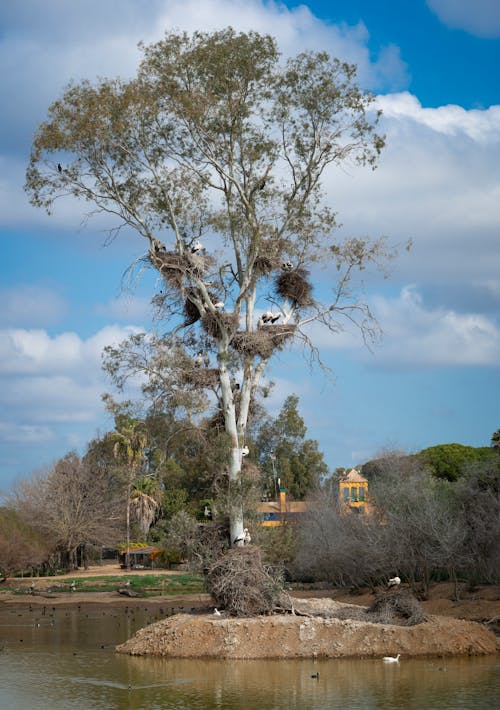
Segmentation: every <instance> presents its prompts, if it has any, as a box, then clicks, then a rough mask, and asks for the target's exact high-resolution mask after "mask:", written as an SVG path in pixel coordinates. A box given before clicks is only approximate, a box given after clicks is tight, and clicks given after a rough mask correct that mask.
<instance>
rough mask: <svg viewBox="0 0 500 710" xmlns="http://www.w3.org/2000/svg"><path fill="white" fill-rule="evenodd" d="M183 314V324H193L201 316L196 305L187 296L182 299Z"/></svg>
mask: <svg viewBox="0 0 500 710" xmlns="http://www.w3.org/2000/svg"><path fill="white" fill-rule="evenodd" d="M184 314H185V316H186V318H185V320H184V326H188V325H193V323H196V321H198V320H200V317H201V316H200V311H199V310H198V307H197V305H196V304H195V303H193V302H192V301H191V299H189V298H186V300H185V301H184Z"/></svg>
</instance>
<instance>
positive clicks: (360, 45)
mask: <svg viewBox="0 0 500 710" xmlns="http://www.w3.org/2000/svg"><path fill="white" fill-rule="evenodd" d="M227 25H232V26H233V27H235V28H237V29H242V30H248V29H255V30H258V31H261V32H270V33H272V34H274V35H275V36H276V37H277V39H278V42H279V44H280V47H281V49H282V51H283V53H284V54H285V55H291V54H295V53H296V52H297V51H300V50H302V49H307V48H312V49H326V50H327V51H329V52H330V54H332V55H334V56H338V57H340V58H341V59H345V60H347V61H350V62H355V63H356V64H357V65H358V71H359V78H360V82H361V83H362V85H363V86H364V87H365V88H367V89H369V90H371V91H373V92H374V93H376V94H377V95H378V99H377V100H378V102H379V104H380V107H381V108H382V109H383V112H384V118H383V129H384V131H385V133H386V135H387V148H386V150H385V151H384V154H383V156H382V159H381V162H380V166H379V168H378V169H377V170H376V171H375V172H371V171H366V170H354V169H350V170H348V171H339V172H338V173H334V172H333V173H332V174H330V175H328V176H327V178H326V180H325V187H326V190H327V194H328V197H329V201H330V202H331V204H332V206H333V207H334V208H335V209H336V210H337V211H338V212H339V216H340V221H341V222H342V224H343V227H342V233H343V234H344V235H346V236H347V235H360V234H361V235H371V236H373V237H378V236H381V235H386V236H387V237H388V238H389V240H390V241H391V242H393V243H403V242H404V241H405V240H406V239H408V238H411V239H412V240H413V244H414V246H413V249H412V250H411V251H410V252H409V253H407V252H405V251H403V252H402V255H401V257H400V259H399V260H398V261H397V262H396V263H395V265H394V269H393V273H392V275H391V278H390V279H389V280H383V279H382V278H376V277H375V276H374V277H373V278H372V277H370V278H368V280H367V282H366V294H367V299H368V301H369V303H370V306H371V308H372V309H373V311H374V313H375V314H376V316H377V318H378V320H379V322H380V325H381V328H382V330H383V333H384V335H383V339H382V340H381V342H380V343H378V344H377V345H376V347H375V348H374V349H373V350H372V351H371V352H370V351H369V350H367V349H366V348H365V347H364V346H363V344H362V342H361V341H360V338H359V336H358V335H357V334H356V333H350V332H345V333H342V334H339V335H338V336H336V337H335V338H333V337H331V336H327V335H326V334H325V333H318V339H319V342H320V344H321V352H322V356H323V358H324V360H325V362H326V363H327V364H328V365H329V366H330V367H331V368H332V371H333V373H334V380H333V381H325V380H324V378H323V377H322V375H321V373H320V372H317V371H314V372H310V371H309V370H308V369H307V366H306V364H305V363H304V361H303V359H302V357H301V355H300V353H299V352H291V353H286V354H282V355H281V356H280V359H279V360H278V361H276V363H275V365H274V366H273V368H272V370H271V372H270V373H269V374H270V376H271V377H272V379H273V380H274V381H275V383H276V385H275V389H274V392H273V394H272V397H271V399H270V406H271V413H277V411H279V408H280V407H281V405H282V403H283V401H284V399H285V397H286V396H287V395H288V394H290V393H292V392H295V393H296V394H298V395H299V398H300V407H301V413H302V414H303V416H304V418H305V421H306V424H307V426H308V435H309V436H310V437H313V438H316V439H318V441H319V444H320V448H321V449H322V450H323V452H324V454H325V458H326V460H327V462H328V465H329V466H330V467H331V468H332V469H333V468H335V467H336V466H351V465H355V464H358V463H362V462H363V461H366V460H368V459H369V458H372V457H373V456H376V455H377V454H378V453H379V452H380V451H381V450H383V449H386V448H398V449H404V450H407V451H417V450H420V449H421V448H424V447H427V446H431V445H434V444H438V443H449V442H453V441H457V442H460V443H463V444H468V445H472V446H483V445H488V444H489V438H490V436H491V434H492V433H493V431H495V430H496V429H497V428H498V427H499V426H500V411H499V404H498V400H499V397H498V394H499V363H500V322H499V317H498V314H499V312H500V308H499V306H500V280H499V274H500V86H499V81H500V80H499V71H498V69H499V67H500V6H499V3H498V2H497V0H475V2H474V3H471V2H470V1H469V0H408V1H407V2H401V1H400V0H380V1H379V2H374V1H373V0H349V1H348V0H338V1H337V2H335V1H333V0H332V1H331V2H309V3H303V4H298V3H295V2H288V3H271V2H262V1H261V0H183V1H182V2H181V1H180V0H151V1H150V2H148V3H142V2H139V0H99V2H97V0H74V1H73V2H71V3H68V2H67V1H65V0H23V2H22V3H19V2H17V1H16V0H4V2H2V3H1V4H0V60H1V64H0V65H1V66H2V72H1V74H0V91H1V97H2V101H1V109H0V128H1V130H0V244H1V256H2V258H1V261H0V270H1V282H0V296H1V303H2V309H1V310H0V491H2V490H3V491H4V492H8V490H9V489H10V487H11V485H12V484H13V482H14V481H15V480H16V479H17V478H18V477H20V476H29V475H30V474H31V473H32V471H34V470H36V469H39V468H44V467H47V466H50V465H51V464H52V463H53V462H54V460H55V459H57V458H58V457H60V456H62V455H64V454H65V453H66V452H68V451H69V450H71V449H76V450H77V451H79V452H82V451H83V450H84V449H85V445H86V443H87V442H88V441H89V440H90V439H91V438H93V437H94V436H96V435H97V434H99V433H103V432H104V431H106V430H107V429H109V428H110V425H111V423H110V420H109V418H108V417H107V415H106V413H105V412H104V410H103V407H102V404H101V399H100V395H101V393H102V392H104V391H107V390H109V383H108V382H107V381H106V379H105V377H104V375H103V373H102V371H101V368H100V353H101V351H102V348H103V347H104V345H106V344H107V343H111V342H118V341H119V340H121V339H122V338H123V337H125V336H126V335H127V334H128V333H130V332H133V331H136V330H143V329H145V328H148V327H149V325H150V318H149V308H148V297H149V294H150V288H151V282H150V281H149V282H148V281H145V282H142V283H140V284H138V285H137V287H136V288H134V289H127V288H125V286H126V284H125V283H124V282H123V281H122V276H123V274H124V273H125V271H126V269H127V267H128V266H129V265H130V263H131V262H132V261H133V260H134V259H135V258H137V257H138V256H139V255H140V254H141V252H142V249H143V245H142V243H140V242H138V240H136V239H134V237H133V235H130V234H128V235H123V238H120V239H117V240H115V241H114V242H112V243H111V244H109V245H107V246H106V245H105V241H106V231H105V230H106V227H107V226H108V225H107V224H106V221H105V220H104V219H102V218H101V219H100V220H98V221H91V222H89V223H88V224H86V225H85V224H84V223H83V217H84V207H83V206H79V205H73V206H72V207H71V208H69V207H68V206H66V207H63V208H61V209H60V210H57V209H56V211H55V213H54V215H53V216H51V217H48V216H47V215H45V214H44V213H43V212H41V211H38V210H35V209H34V208H32V207H31V206H30V205H29V204H28V201H27V199H26V196H25V194H24V192H23V184H24V171H25V169H26V165H27V160H28V156H29V150H30V145H31V140H32V137H33V134H34V131H35V129H36V126H37V125H38V124H39V123H40V122H41V121H43V120H44V118H45V116H46V110H47V107H48V105H49V104H50V102H51V101H53V100H54V99H55V98H57V97H58V95H59V94H60V92H61V91H62V89H63V87H64V86H65V85H66V84H67V83H68V82H69V81H70V80H71V79H75V80H79V79H82V78H89V79H93V78H95V77H96V76H115V75H120V76H123V77H126V76H131V75H132V74H133V73H134V70H135V67H136V66H137V62H138V60H139V58H140V53H139V51H138V50H137V43H138V42H139V41H140V40H144V41H145V42H146V43H148V42H152V41H155V40H157V39H159V38H160V37H161V36H162V35H163V33H164V31H165V30H168V29H173V28H178V29H186V30H188V31H192V30H195V29H205V30H211V29H217V28H220V27H223V26H227Z"/></svg>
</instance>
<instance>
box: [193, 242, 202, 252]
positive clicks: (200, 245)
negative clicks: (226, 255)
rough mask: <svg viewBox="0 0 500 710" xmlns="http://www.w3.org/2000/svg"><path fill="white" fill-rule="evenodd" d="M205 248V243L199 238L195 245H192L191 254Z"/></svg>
mask: <svg viewBox="0 0 500 710" xmlns="http://www.w3.org/2000/svg"><path fill="white" fill-rule="evenodd" d="M202 249H203V244H202V243H201V242H200V240H199V239H197V240H196V241H195V243H194V244H193V246H192V247H191V254H196V253H197V252H199V251H201V250H202Z"/></svg>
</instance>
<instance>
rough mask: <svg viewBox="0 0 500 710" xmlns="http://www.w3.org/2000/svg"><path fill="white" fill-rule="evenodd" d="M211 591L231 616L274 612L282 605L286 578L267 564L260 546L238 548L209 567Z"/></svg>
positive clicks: (208, 574) (217, 603) (207, 582)
mask: <svg viewBox="0 0 500 710" xmlns="http://www.w3.org/2000/svg"><path fill="white" fill-rule="evenodd" d="M206 584H207V590H208V592H209V593H210V594H211V595H212V597H213V599H214V603H215V605H216V606H218V607H220V608H221V609H224V610H225V611H226V612H228V613H229V614H230V615H231V616H256V615H258V614H270V613H272V611H273V609H274V608H275V607H276V606H277V605H278V603H279V599H280V596H281V593H282V590H283V579H282V577H281V575H280V574H277V573H276V572H275V571H274V570H273V569H272V568H270V567H268V566H266V565H264V563H263V562H262V556H261V552H260V549H259V548H258V547H254V546H252V545H249V546H248V547H235V548H233V549H231V550H228V552H226V554H225V555H223V556H222V557H220V558H219V559H218V560H216V562H214V564H213V565H212V566H211V567H210V568H209V570H208V573H207V579H206Z"/></svg>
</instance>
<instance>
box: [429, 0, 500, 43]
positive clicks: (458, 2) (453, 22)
mask: <svg viewBox="0 0 500 710" xmlns="http://www.w3.org/2000/svg"><path fill="white" fill-rule="evenodd" d="M427 5H428V6H429V8H430V10H432V12H434V13H435V14H436V15H437V16H438V17H439V19H440V20H441V22H442V23H443V24H445V25H446V26H447V27H450V28H451V29H457V30H464V31H465V32H468V33H469V34H472V35H476V36H477V37H500V8H499V6H498V0H474V2H471V0H427Z"/></svg>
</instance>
